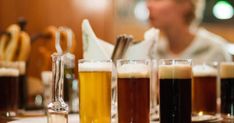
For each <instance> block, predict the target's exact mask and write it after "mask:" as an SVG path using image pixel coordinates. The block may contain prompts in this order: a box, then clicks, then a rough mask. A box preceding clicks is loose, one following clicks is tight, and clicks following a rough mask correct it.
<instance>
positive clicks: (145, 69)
mask: <svg viewBox="0 0 234 123" xmlns="http://www.w3.org/2000/svg"><path fill="white" fill-rule="evenodd" d="M117 73H118V81H117V83H118V84H117V88H118V89H117V93H118V94H117V95H118V121H119V122H118V123H149V118H150V116H149V115H150V74H151V73H150V61H149V60H118V61H117Z"/></svg>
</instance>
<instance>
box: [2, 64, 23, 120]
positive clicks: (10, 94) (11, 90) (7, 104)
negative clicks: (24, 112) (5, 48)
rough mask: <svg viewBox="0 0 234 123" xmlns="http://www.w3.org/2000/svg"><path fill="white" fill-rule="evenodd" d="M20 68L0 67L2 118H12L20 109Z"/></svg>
mask: <svg viewBox="0 0 234 123" xmlns="http://www.w3.org/2000/svg"><path fill="white" fill-rule="evenodd" d="M18 77H19V70H18V69H13V68H0V118H1V117H5V118H6V119H11V118H12V117H14V116H16V111H17V109H18Z"/></svg>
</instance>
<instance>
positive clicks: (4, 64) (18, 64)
mask: <svg viewBox="0 0 234 123" xmlns="http://www.w3.org/2000/svg"><path fill="white" fill-rule="evenodd" d="M0 67H3V68H15V69H18V70H19V73H20V75H22V74H25V71H26V70H25V69H26V64H25V62H24V61H17V62H5V61H1V62H0Z"/></svg>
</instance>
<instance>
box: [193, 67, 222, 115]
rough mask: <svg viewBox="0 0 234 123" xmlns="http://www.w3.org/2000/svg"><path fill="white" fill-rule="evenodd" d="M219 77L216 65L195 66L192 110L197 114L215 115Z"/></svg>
mask: <svg viewBox="0 0 234 123" xmlns="http://www.w3.org/2000/svg"><path fill="white" fill-rule="evenodd" d="M217 76H218V72H217V69H216V66H215V65H212V64H202V65H195V66H193V84H192V90H193V91H192V95H193V96H192V98H193V99H192V100H193V103H192V109H193V113H195V114H203V113H208V114H215V113H216V112H217V110H216V107H217V105H216V102H217V101H216V100H217Z"/></svg>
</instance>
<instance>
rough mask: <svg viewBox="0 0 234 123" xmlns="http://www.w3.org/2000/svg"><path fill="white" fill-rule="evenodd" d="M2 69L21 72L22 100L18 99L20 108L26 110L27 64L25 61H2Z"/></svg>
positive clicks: (20, 89) (20, 90)
mask: <svg viewBox="0 0 234 123" xmlns="http://www.w3.org/2000/svg"><path fill="white" fill-rule="evenodd" d="M0 67H5V68H14V69H18V70H19V83H18V87H19V88H18V93H19V94H18V95H19V97H20V98H18V108H19V109H24V108H25V107H26V103H27V82H26V79H27V78H26V63H25V62H24V61H16V62H6V61H1V62H0Z"/></svg>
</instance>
